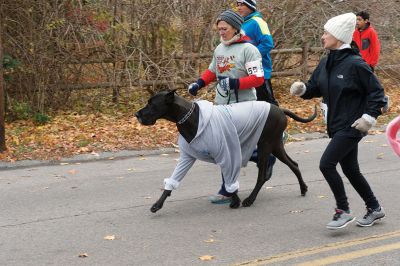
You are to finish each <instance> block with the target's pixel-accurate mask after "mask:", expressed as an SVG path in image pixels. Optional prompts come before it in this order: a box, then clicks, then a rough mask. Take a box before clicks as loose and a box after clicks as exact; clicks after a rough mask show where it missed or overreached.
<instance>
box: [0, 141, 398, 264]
mask: <svg viewBox="0 0 400 266" xmlns="http://www.w3.org/2000/svg"><path fill="white" fill-rule="evenodd" d="M327 142H328V139H313V140H308V141H300V142H293V143H290V144H287V145H286V149H287V152H288V154H289V155H290V156H291V157H292V158H293V159H295V160H296V161H297V162H298V163H299V165H300V169H301V171H302V173H303V177H304V180H305V181H306V183H307V184H308V186H309V192H308V194H307V195H306V197H301V196H300V189H299V186H298V183H297V179H296V177H295V176H294V174H293V173H292V172H291V171H290V170H289V168H288V167H286V166H285V165H283V164H282V163H281V162H277V164H276V166H275V170H274V174H273V176H272V179H271V180H270V181H269V182H267V183H266V185H265V186H264V188H263V189H262V191H261V192H260V194H259V197H258V198H257V200H256V202H255V204H254V205H253V206H252V207H249V208H243V207H241V208H239V209H236V210H232V209H230V208H229V207H228V206H227V205H212V204H210V203H209V202H208V201H207V197H208V196H209V195H211V194H214V193H215V192H216V191H217V189H218V186H219V184H220V173H219V169H218V168H217V167H216V166H215V165H212V164H207V163H203V162H196V164H195V165H194V167H193V168H192V169H191V170H190V171H189V173H188V175H187V176H186V178H185V179H184V181H183V182H182V184H181V186H180V187H179V189H178V190H177V191H174V192H173V194H172V196H171V197H170V198H168V199H167V201H166V203H165V205H164V208H163V209H161V210H160V211H159V212H157V213H156V214H153V213H151V212H150V211H149V209H150V207H151V205H152V204H153V203H154V202H155V201H156V200H157V198H158V197H159V195H160V194H161V190H160V188H161V187H162V184H163V179H164V178H166V177H168V176H169V175H170V174H171V173H172V171H173V168H174V166H175V164H176V160H177V158H178V154H177V153H168V154H157V153H152V154H150V153H148V154H149V155H146V156H133V157H129V156H128V157H125V158H122V159H118V158H109V159H104V160H100V161H91V162H88V161H82V162H77V160H73V161H71V162H70V163H67V162H64V163H62V164H60V163H58V164H50V165H49V164H47V163H46V164H37V163H36V164H32V165H31V166H30V165H29V163H28V164H25V165H24V167H22V168H21V167H19V166H18V165H17V166H16V167H14V166H15V165H14V166H13V165H2V166H1V167H2V170H1V171H0V210H1V217H0V236H1V238H0V265H232V264H238V265H265V264H272V265H297V264H299V265H302V263H303V265H326V264H332V265H400V222H399V221H400V208H399V207H398V202H399V201H400V195H399V191H400V158H398V157H396V156H395V155H394V153H393V152H392V151H391V150H390V148H389V147H388V146H387V145H386V140H385V137H384V135H374V136H368V137H367V138H364V139H363V141H362V142H361V144H360V150H359V151H360V152H359V157H360V166H361V169H362V172H363V173H364V174H365V176H366V177H367V179H368V180H369V182H370V184H371V186H372V188H373V190H374V191H375V194H376V196H377V197H378V199H379V200H380V202H381V204H382V205H383V206H384V208H385V210H386V212H387V218H386V219H385V220H383V221H382V222H380V223H377V224H376V225H375V226H373V227H370V228H360V227H357V226H356V225H355V223H353V224H350V225H349V226H348V227H346V228H344V229H342V230H339V231H330V230H327V229H326V228H325V224H326V223H327V222H329V220H330V219H331V218H332V215H333V209H334V207H335V206H334V200H333V196H332V194H331V192H330V190H329V188H328V185H327V183H326V181H325V180H324V178H323V176H322V175H321V173H320V171H319V169H318V164H319V158H320V156H321V154H322V152H323V150H324V148H325V146H326V144H327ZM256 171H257V168H256V166H255V165H254V164H252V163H250V164H249V166H248V167H247V168H244V169H242V173H241V177H240V180H239V181H240V185H241V188H240V197H241V198H242V199H244V198H245V197H246V196H247V195H248V194H249V193H250V190H251V189H252V188H253V186H254V184H255V180H256ZM345 185H346V190H347V192H348V197H349V200H350V206H351V208H352V211H353V212H354V214H355V215H357V216H362V215H363V214H364V212H365V210H364V206H363V202H362V200H361V199H360V198H359V196H358V195H357V194H356V192H355V191H354V189H353V188H352V187H351V186H350V185H349V183H348V182H347V180H346V179H345ZM80 255H81V257H80ZM202 259H203V260H202ZM207 259H208V260H207Z"/></svg>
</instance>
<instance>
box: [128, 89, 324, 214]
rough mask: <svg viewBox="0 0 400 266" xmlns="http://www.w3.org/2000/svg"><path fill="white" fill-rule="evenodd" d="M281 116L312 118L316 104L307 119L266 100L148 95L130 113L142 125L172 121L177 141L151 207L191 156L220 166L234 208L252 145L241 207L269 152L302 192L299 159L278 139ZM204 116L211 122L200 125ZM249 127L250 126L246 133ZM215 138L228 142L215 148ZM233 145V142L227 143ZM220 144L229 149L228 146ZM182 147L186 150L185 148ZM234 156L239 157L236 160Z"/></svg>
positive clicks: (167, 193) (156, 207) (248, 203)
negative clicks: (170, 169) (176, 153)
mask: <svg viewBox="0 0 400 266" xmlns="http://www.w3.org/2000/svg"><path fill="white" fill-rule="evenodd" d="M204 106H206V107H208V108H209V110H211V111H207V110H203V109H205V107H204ZM253 107H257V108H258V109H260V108H264V109H261V112H260V111H259V113H256V112H255V111H254V110H252V111H251V110H250V111H249V109H250V108H253ZM259 107H260V108H259ZM257 108H256V109H257ZM253 109H254V108H253ZM218 110H219V111H218ZM221 110H222V111H221ZM232 110H233V111H232ZM264 110H265V111H264ZM264 114H265V115H264ZM286 115H287V116H289V117H291V118H293V119H294V120H296V121H299V122H302V123H307V122H310V121H312V120H313V119H315V117H316V116H317V108H316V107H315V110H314V114H313V115H311V116H310V117H309V118H301V117H298V116H297V115H295V114H294V113H292V112H291V111H289V110H287V109H283V108H279V107H277V106H275V105H272V104H269V103H266V102H256V101H254V102H243V103H236V104H232V105H227V106H214V105H213V104H212V103H210V102H208V101H197V102H190V101H188V100H186V99H184V98H183V97H181V96H179V95H178V94H177V93H176V91H175V90H173V91H163V92H159V93H157V94H155V95H154V96H152V97H151V98H150V99H149V100H148V103H147V105H146V106H145V107H144V108H142V109H141V110H139V111H138V112H136V113H135V116H136V117H137V119H138V121H139V122H140V123H141V124H143V125H154V124H155V123H156V121H157V119H160V118H163V119H166V120H169V121H171V122H173V123H176V126H177V129H178V131H179V134H180V136H179V140H178V142H179V146H180V149H181V154H180V159H179V162H178V165H177V166H176V168H175V170H174V173H173V176H174V177H175V178H174V179H173V180H171V178H172V177H171V178H169V179H165V180H166V181H164V183H165V184H166V185H165V187H164V191H163V193H162V195H161V197H160V198H159V199H158V201H157V202H156V203H154V204H153V206H152V207H151V209H150V210H151V211H152V212H156V211H158V210H159V209H161V208H162V207H163V204H164V201H165V200H166V199H167V197H168V196H170V195H171V191H172V189H175V188H177V186H178V185H179V182H180V181H181V180H182V179H183V177H184V175H185V174H186V173H187V171H188V170H189V168H190V167H191V166H192V165H193V163H194V161H195V160H196V159H200V160H203V161H207V162H213V163H217V164H218V165H219V166H220V167H221V172H222V177H223V180H224V182H225V187H227V188H229V189H230V190H231V191H229V190H228V189H227V191H228V192H231V193H232V200H231V203H230V207H231V208H238V207H239V206H240V203H241V201H240V198H239V196H238V195H237V191H238V190H237V188H238V182H237V180H236V179H237V178H238V176H239V172H240V168H241V167H242V166H246V164H247V162H248V160H249V159H250V156H251V153H252V151H253V150H254V148H255V147H256V146H257V150H258V163H257V166H258V178H257V183H256V185H255V187H254V189H253V191H252V192H251V194H250V195H249V197H247V198H246V199H245V200H244V201H243V203H242V206H244V207H248V206H251V205H252V204H253V203H254V201H255V199H256V197H257V194H258V192H259V191H260V189H261V188H262V186H263V184H264V183H265V182H266V181H267V180H268V179H269V177H267V169H268V161H269V160H268V157H269V155H270V154H271V153H272V154H273V155H274V156H275V157H276V158H278V159H279V160H280V161H281V162H283V163H284V164H286V165H287V166H289V168H290V169H291V170H292V171H293V173H294V174H295V175H296V177H297V179H298V181H299V184H300V191H301V195H302V196H305V194H306V192H307V189H308V187H307V185H306V184H305V183H304V181H303V178H302V176H301V173H300V170H299V168H298V164H297V163H296V162H295V161H293V160H292V159H291V158H290V157H289V155H287V153H286V151H285V149H284V144H283V141H282V134H283V132H284V130H285V129H286V126H287V118H286ZM215 116H219V119H221V118H222V119H221V121H217V122H213V121H214V120H215V119H214V118H215ZM237 116H239V117H240V118H241V119H242V120H243V118H244V120H246V121H245V122H244V123H242V124H245V126H240V125H236V124H235V123H236V122H237V121H239V119H238V118H236V117H237ZM254 116H255V117H259V118H262V119H261V120H262V123H261V124H260V125H261V126H257V125H253V124H254V123H253V122H252V120H251V118H252V117H254ZM264 117H265V118H264ZM205 118H206V120H207V121H211V122H207V124H205V122H204V121H202V120H204V119H205ZM213 119H214V120H213ZM235 119H236V120H235ZM256 119H258V118H256ZM231 120H232V121H231ZM258 120H260V119H258ZM211 126H214V128H211V129H210V127H211ZM225 127H226V128H227V130H228V131H227V130H225V131H223V132H222V133H221V131H219V130H220V128H225ZM249 127H250V128H252V130H253V131H251V132H245V131H246V129H247V128H249ZM232 128H233V129H232ZM207 132H208V133H207ZM207 134H208V136H207V137H208V140H205V141H203V142H202V143H201V145H202V147H201V148H195V147H194V145H198V144H199V139H200V136H199V135H207ZM221 135H222V136H221ZM243 136H245V137H243ZM254 136H256V137H257V139H255V140H253V142H251V141H248V139H249V138H251V137H253V138H254ZM246 138H247V139H246ZM215 139H216V140H215ZM243 139H245V145H243V141H242V140H243ZM220 143H227V144H228V145H227V146H228V147H227V148H226V147H222V148H220V147H215V146H220ZM251 145H253V146H251ZM192 146H193V147H192ZM232 146H234V147H233V148H232ZM223 149H228V151H226V150H223ZM235 149H236V150H235ZM183 150H186V151H188V152H185V153H184V152H183ZM245 151H246V152H245ZM238 154H239V155H238ZM236 157H237V158H239V159H238V160H237V159H235V158H236ZM180 163H181V165H180ZM177 176H178V177H177ZM227 183H228V184H227Z"/></svg>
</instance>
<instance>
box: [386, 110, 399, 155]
mask: <svg viewBox="0 0 400 266" xmlns="http://www.w3.org/2000/svg"><path fill="white" fill-rule="evenodd" d="M399 130H400V115H399V116H398V117H397V118H395V119H393V120H392V121H391V122H390V123H389V125H388V126H387V128H386V137H387V139H388V141H389V144H390V146H392V149H393V151H394V152H395V153H396V154H397V155H398V156H399V157H400V139H398V138H397V132H398V131H399Z"/></svg>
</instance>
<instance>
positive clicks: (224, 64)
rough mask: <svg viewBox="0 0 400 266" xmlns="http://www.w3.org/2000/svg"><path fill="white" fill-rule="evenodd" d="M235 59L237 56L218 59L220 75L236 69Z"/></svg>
mask: <svg viewBox="0 0 400 266" xmlns="http://www.w3.org/2000/svg"><path fill="white" fill-rule="evenodd" d="M234 59H235V56H233V55H232V56H229V57H223V56H220V57H217V68H218V72H219V73H220V74H222V73H224V72H228V71H230V70H231V69H232V68H234V67H235V64H234Z"/></svg>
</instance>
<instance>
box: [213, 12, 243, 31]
mask: <svg viewBox="0 0 400 266" xmlns="http://www.w3.org/2000/svg"><path fill="white" fill-rule="evenodd" d="M221 20H222V21H225V22H226V23H228V24H229V25H231V26H232V27H234V28H235V29H237V30H238V31H240V29H241V28H242V24H243V18H242V16H241V15H239V14H237V13H236V12H234V11H233V10H226V11H224V12H222V13H221V14H220V15H219V16H218V18H217V24H218V22H220V21H221Z"/></svg>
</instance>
